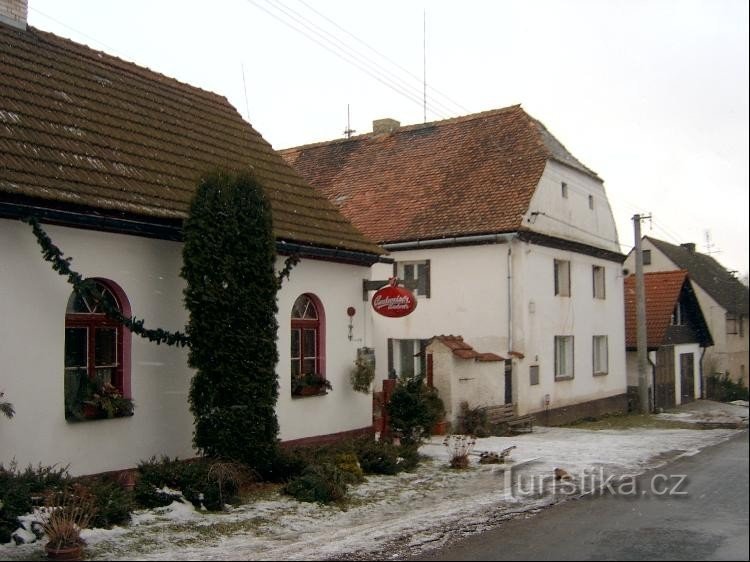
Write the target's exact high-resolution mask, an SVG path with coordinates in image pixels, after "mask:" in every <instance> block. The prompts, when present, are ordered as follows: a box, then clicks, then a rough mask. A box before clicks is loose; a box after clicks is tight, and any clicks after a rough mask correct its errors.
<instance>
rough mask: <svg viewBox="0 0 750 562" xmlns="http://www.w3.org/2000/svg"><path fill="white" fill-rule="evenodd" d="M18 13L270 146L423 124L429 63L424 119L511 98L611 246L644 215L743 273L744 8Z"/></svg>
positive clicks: (74, 2)
mask: <svg viewBox="0 0 750 562" xmlns="http://www.w3.org/2000/svg"><path fill="white" fill-rule="evenodd" d="M29 6H30V10H29V23H30V24H31V25H33V26H35V27H38V28H40V29H43V30H46V31H51V32H53V33H56V34H58V35H62V36H65V37H70V38H72V39H74V40H75V41H78V42H81V43H86V44H88V45H90V46H92V47H94V48H96V49H99V50H103V51H106V52H108V53H110V54H114V55H117V56H119V57H121V58H124V59H126V60H130V61H133V62H136V63H138V64H141V65H143V66H147V67H149V68H151V69H153V70H156V71H158V72H161V73H163V74H166V75H168V76H172V77H174V78H177V79H179V80H182V81H184V82H188V83H190V84H193V85H195V86H199V87H201V88H204V89H207V90H211V91H213V92H216V93H219V94H221V95H223V96H225V97H227V99H229V101H230V102H231V103H232V104H233V105H234V106H235V107H236V108H237V109H238V110H239V111H240V113H241V114H242V115H243V116H244V117H245V118H247V119H248V120H249V121H250V122H251V123H252V124H253V125H254V126H255V128H256V129H257V130H258V131H259V132H260V133H261V134H262V135H263V136H264V137H265V139H266V140H268V141H269V142H270V143H271V144H272V145H273V146H274V147H275V148H287V147H290V146H296V145H299V144H306V143H310V142H316V141H321V140H330V139H334V138H340V137H342V136H343V131H344V129H345V128H346V125H347V105H348V106H349V107H350V114H351V128H352V129H355V130H356V131H357V133H366V132H369V131H371V130H372V120H373V119H379V118H382V117H392V118H394V119H397V120H398V121H400V122H401V123H402V124H414V123H421V122H423V121H424V111H423V102H422V100H423V95H422V91H423V85H422V80H423V76H424V71H425V68H426V78H427V85H428V89H427V120H428V121H434V120H438V119H443V118H446V117H454V116H457V115H466V114H469V113H476V112H479V111H486V110H489V109H496V108H500V107H505V106H508V105H513V104H517V103H520V104H522V105H523V107H524V108H525V109H526V111H527V112H529V113H530V114H531V115H533V116H534V117H536V118H537V119H539V120H540V121H542V122H543V123H544V124H545V125H546V126H547V128H548V129H549V130H550V132H552V134H554V135H555V136H556V137H557V138H558V139H559V140H560V141H561V142H562V143H563V144H564V145H565V146H566V147H567V148H568V149H569V150H570V151H571V152H572V153H573V154H574V155H575V156H576V157H577V158H578V159H579V160H581V161H582V162H583V163H584V164H586V165H587V166H588V167H590V168H592V169H593V170H595V171H596V172H597V173H598V174H599V175H600V176H601V177H602V178H603V179H604V182H605V184H604V185H605V188H606V190H607V193H608V195H609V199H610V202H611V204H612V207H613V212H614V214H615V219H616V221H617V225H618V232H619V239H620V243H621V245H622V250H623V251H624V252H627V251H629V249H630V248H631V247H632V245H633V225H632V220H631V218H632V216H633V215H634V214H636V213H641V214H645V213H651V214H652V216H653V220H652V223H651V225H649V223H648V222H646V223H645V224H644V225H643V233H644V234H647V235H651V236H654V237H656V238H660V239H663V240H666V241H668V242H672V243H675V244H677V243H682V242H695V243H696V244H697V246H698V249H699V250H700V251H704V252H705V251H706V250H707V249H709V250H710V251H711V252H716V253H713V254H712V255H713V256H714V257H715V258H716V259H718V260H719V261H720V262H721V263H722V264H724V265H725V266H726V267H727V268H729V269H732V270H737V271H738V272H739V274H740V275H744V274H745V273H746V272H747V271H748V237H749V235H748V183H749V181H750V180H749V177H748V136H749V135H748V120H749V117H748V105H749V100H748V44H749V40H748V2H747V0H706V1H692V0H619V1H616V0H549V1H543V0H519V1H516V0H494V1H489V0H488V1H479V0H463V1H461V2H457V1H455V0H453V1H450V2H449V1H438V0H430V1H429V2H428V1H426V0H422V1H407V0H399V1H392V0H378V1H375V2H373V1H368V2H365V1H356V0H350V1H348V2H344V1H335V0H304V1H303V0H211V1H207V0H202V1H200V2H198V1H193V0H149V1H144V0H127V1H126V0H29ZM425 21H426V34H424V33H423V30H424V28H425ZM295 28H296V29H295ZM425 39H426V40H425ZM425 43H426V51H425V50H424V49H423V45H424V44H425ZM424 52H426V61H427V62H426V67H425V65H424V58H425V57H424ZM353 59H354V60H355V62H356V65H355V64H352V63H351V62H347V60H349V61H351V60H353ZM707 235H708V236H710V243H711V246H710V247H707V245H706V244H707Z"/></svg>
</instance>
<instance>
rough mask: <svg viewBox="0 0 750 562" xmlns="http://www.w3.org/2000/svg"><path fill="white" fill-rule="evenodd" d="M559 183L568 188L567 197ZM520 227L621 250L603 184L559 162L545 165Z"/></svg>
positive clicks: (608, 248)
mask: <svg viewBox="0 0 750 562" xmlns="http://www.w3.org/2000/svg"><path fill="white" fill-rule="evenodd" d="M562 182H565V183H566V184H567V185H568V197H567V198H564V197H563V196H562V187H561V184H562ZM589 195H593V197H594V208H593V209H590V208H589V199H588V196H589ZM532 213H539V214H538V215H532ZM523 224H524V226H525V227H527V228H529V229H530V230H533V231H535V232H540V233H542V234H548V235H550V236H555V237H557V238H562V239H564V240H575V241H577V242H582V243H584V244H589V245H591V246H596V247H598V248H604V249H607V250H611V251H613V252H619V251H620V245H619V244H618V241H617V240H618V239H617V226H616V225H615V220H614V216H613V215H612V209H611V207H610V205H609V200H608V199H607V193H606V190H605V189H604V184H603V183H602V182H601V181H599V180H596V179H594V178H592V177H591V176H589V175H587V174H584V173H582V172H579V171H578V170H576V169H574V168H570V167H568V166H565V165H563V164H559V163H558V162H554V161H548V162H547V166H546V167H545V169H544V173H543V174H542V178H541V180H540V181H539V186H538V187H537V189H536V192H535V193H534V196H533V197H532V199H531V202H530V204H529V209H528V211H527V212H526V214H525V215H524V220H523Z"/></svg>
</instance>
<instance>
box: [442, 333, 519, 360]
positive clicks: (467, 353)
mask: <svg viewBox="0 0 750 562" xmlns="http://www.w3.org/2000/svg"><path fill="white" fill-rule="evenodd" d="M432 340H433V341H435V340H438V341H440V342H441V343H443V344H444V345H445V346H446V347H447V348H448V349H450V350H451V351H453V355H456V356H457V357H460V358H461V359H474V360H475V361H505V358H504V357H500V356H499V355H496V354H495V353H479V352H478V351H476V350H475V349H474V348H473V347H471V346H470V345H469V344H468V343H466V342H465V341H464V339H463V338H462V337H461V336H435V337H434V338H432Z"/></svg>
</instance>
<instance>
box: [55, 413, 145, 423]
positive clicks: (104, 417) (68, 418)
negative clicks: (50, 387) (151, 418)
mask: <svg viewBox="0 0 750 562" xmlns="http://www.w3.org/2000/svg"><path fill="white" fill-rule="evenodd" d="M134 415H135V414H134V413H133V412H131V413H129V414H119V415H117V416H112V417H111V418H110V417H107V415H106V414H98V415H90V416H82V417H80V418H78V417H75V416H65V421H66V422H68V423H82V422H95V421H103V420H116V419H120V418H132V417H133V416H134Z"/></svg>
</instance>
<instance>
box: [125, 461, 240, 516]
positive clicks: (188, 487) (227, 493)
mask: <svg viewBox="0 0 750 562" xmlns="http://www.w3.org/2000/svg"><path fill="white" fill-rule="evenodd" d="M211 467H212V462H211V461H210V460H208V459H199V460H194V461H180V460H179V459H177V458H175V459H174V460H170V459H169V457H162V459H161V460H160V461H157V460H156V458H155V457H152V458H151V459H150V460H149V461H146V462H141V463H140V464H139V465H138V471H139V472H140V475H141V477H140V479H139V480H138V483H137V484H136V486H135V499H136V501H137V502H138V503H139V504H140V505H142V506H143V507H160V506H165V505H169V504H170V503H172V502H173V501H174V500H176V499H179V497H180V496H179V495H177V494H176V493H172V492H169V491H166V490H164V487H167V488H169V489H170V490H174V491H175V492H178V491H179V492H181V493H182V496H184V497H185V499H186V500H188V501H189V502H190V503H192V504H193V505H194V506H195V507H196V508H198V509H200V508H201V507H205V508H206V509H208V510H212V511H218V510H221V509H223V508H224V504H225V503H236V502H237V501H238V497H237V493H238V491H239V485H238V482H237V481H233V480H231V479H230V480H225V481H220V480H219V479H217V478H215V477H212V475H211V474H210V472H211ZM220 482H221V486H220V485H219V484H220Z"/></svg>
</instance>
